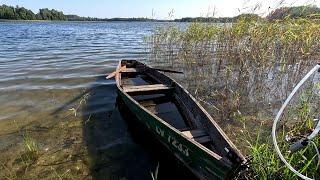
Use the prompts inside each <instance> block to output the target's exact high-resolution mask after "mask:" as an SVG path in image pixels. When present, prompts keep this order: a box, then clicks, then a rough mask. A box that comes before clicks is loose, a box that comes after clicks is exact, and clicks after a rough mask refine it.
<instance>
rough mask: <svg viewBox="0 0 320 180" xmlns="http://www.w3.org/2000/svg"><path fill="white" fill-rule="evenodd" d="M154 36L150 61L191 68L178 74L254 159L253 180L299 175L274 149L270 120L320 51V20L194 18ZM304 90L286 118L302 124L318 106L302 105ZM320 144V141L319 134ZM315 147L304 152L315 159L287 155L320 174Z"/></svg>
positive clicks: (295, 133) (313, 174)
mask: <svg viewBox="0 0 320 180" xmlns="http://www.w3.org/2000/svg"><path fill="white" fill-rule="evenodd" d="M147 41H148V43H149V48H150V51H151V55H150V57H149V60H150V62H151V63H152V64H155V65H156V66H169V67H170V68H172V69H179V70H182V71H184V72H185V75H184V76H175V75H173V77H174V78H175V79H178V81H179V82H181V83H182V84H183V85H184V86H185V87H187V88H188V90H189V91H190V92H191V93H192V94H193V95H194V96H195V97H196V98H197V99H198V100H199V101H200V102H201V103H202V104H203V105H204V106H205V108H206V109H208V111H209V112H210V113H211V115H212V116H213V117H214V118H215V119H216V120H217V121H218V122H219V124H221V126H222V128H223V129H224V130H225V131H226V132H227V134H228V135H229V136H230V137H231V139H232V140H233V141H235V143H236V144H237V146H238V147H240V149H241V150H242V151H243V152H245V154H247V155H248V156H250V157H251V161H252V163H253V164H252V166H251V167H252V171H253V172H254V173H253V174H251V177H250V178H262V179H274V178H282V179H296V178H297V176H295V175H294V174H293V173H292V172H290V171H289V170H288V169H287V168H286V167H285V166H284V165H283V164H282V163H281V162H280V160H279V158H278V156H277V154H276V153H275V152H274V147H273V145H272V142H271V135H270V134H271V125H272V121H273V118H274V117H275V113H276V112H277V110H278V109H279V108H280V105H281V104H282V102H283V101H284V99H285V98H286V97H287V95H288V93H290V92H291V90H292V89H293V87H294V85H295V84H296V83H297V82H298V81H299V80H300V79H301V77H302V76H303V75H304V74H305V73H306V72H307V71H308V70H309V69H310V68H311V67H312V66H314V65H315V64H316V62H317V59H319V57H320V52H319V51H318V49H319V48H320V43H319V42H320V23H319V21H317V20H312V19H304V18H299V19H285V20H278V21H266V20H261V19H253V18H250V17H243V18H241V19H239V20H238V21H237V22H236V23H234V24H232V25H229V26H221V25H220V26H219V25H215V24H211V23H207V24H206V23H192V24H190V25H189V26H188V27H187V28H186V29H185V30H181V29H179V28H178V27H176V26H174V25H171V26H168V27H165V28H161V29H158V30H157V31H156V32H155V33H154V34H153V35H152V36H151V37H149V38H148V40H147ZM308 84H309V85H310V84H311V85H314V84H312V83H310V82H309V83H308ZM300 96H301V97H302V96H303V93H302V92H301V93H300V94H299V96H297V97H296V99H298V100H297V101H295V103H296V104H293V105H292V106H293V107H295V111H290V112H287V113H289V115H287V116H286V117H285V119H286V120H288V119H290V118H287V117H295V118H296V117H300V118H298V119H297V120H296V121H297V122H295V125H296V126H297V127H302V126H303V125H304V124H303V123H301V122H304V121H306V120H308V119H310V117H311V116H312V115H314V114H315V112H314V111H311V109H312V108H311V107H312V103H313V102H311V101H308V102H307V103H305V105H304V106H300V105H299V104H301V102H303V101H302V100H301V97H300ZM299 99H300V100H299ZM311 99H312V98H311ZM300 101H301V102H300ZM298 120H299V122H298ZM308 121H309V120H308ZM286 122H287V124H286V123H283V124H281V125H280V127H283V128H284V127H286V128H287V129H286V128H285V130H286V131H283V135H282V136H281V137H279V140H280V139H281V147H283V149H285V148H288V146H287V145H288V143H286V142H285V141H283V139H284V135H285V133H284V132H286V133H288V132H290V133H293V137H296V136H298V135H299V134H298V131H295V128H293V127H291V128H289V126H288V122H289V121H286ZM313 125H314V124H313ZM308 128H311V127H310V126H309V127H308ZM280 130H281V128H280ZM279 133H282V132H281V131H279ZM300 135H301V134H300ZM315 142H316V143H317V144H318V145H319V143H320V140H319V138H318V139H316V140H315ZM312 152H313V153H314V149H312V148H311V149H310V148H306V149H305V150H304V151H303V153H304V156H305V157H306V159H308V160H309V161H310V162H309V163H307V162H306V160H303V159H301V156H300V157H299V154H298V155H291V154H288V153H285V155H286V157H287V158H288V159H291V160H290V161H291V162H292V163H293V164H295V166H296V168H297V169H300V170H301V171H303V173H305V174H308V175H309V176H311V177H313V178H316V179H317V178H319V177H320V174H319V173H318V172H319V169H318V163H317V162H316V161H315V160H314V156H313V155H314V154H313V153H312ZM304 163H305V164H308V166H305V164H304ZM307 167H308V168H307Z"/></svg>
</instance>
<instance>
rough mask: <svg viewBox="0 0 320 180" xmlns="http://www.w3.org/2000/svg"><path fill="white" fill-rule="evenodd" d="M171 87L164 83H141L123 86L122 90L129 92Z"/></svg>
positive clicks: (168, 88)
mask: <svg viewBox="0 0 320 180" xmlns="http://www.w3.org/2000/svg"><path fill="white" fill-rule="evenodd" d="M170 89H172V87H170V86H166V85H164V84H152V85H141V86H125V87H123V90H124V91H125V92H126V93H130V92H145V91H160V90H170Z"/></svg>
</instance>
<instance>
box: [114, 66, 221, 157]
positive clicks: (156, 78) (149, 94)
mask: <svg viewBox="0 0 320 180" xmlns="http://www.w3.org/2000/svg"><path fill="white" fill-rule="evenodd" d="M122 66H125V68H124V69H123V70H122V71H121V72H120V74H121V76H120V78H121V80H120V82H121V84H120V86H121V87H122V88H123V90H124V91H125V92H126V93H128V94H129V95H130V96H131V97H132V98H133V99H135V100H136V101H137V102H138V103H139V104H140V105H141V106H143V107H145V108H146V109H147V110H149V111H150V112H151V113H153V114H155V115H156V116H158V117H159V118H161V119H162V120H164V121H166V122H167V123H168V124H170V125H171V126H173V127H174V128H176V129H177V130H179V131H180V132H182V133H183V134H184V135H185V136H186V137H187V138H190V140H193V141H196V142H198V143H200V144H202V145H203V146H205V147H206V148H208V149H210V150H212V151H216V150H217V148H216V147H215V146H214V143H213V141H212V138H211V137H210V135H209V133H207V132H206V130H205V129H204V128H203V127H204V126H203V124H201V123H200V122H197V121H196V120H195V119H196V118H195V116H194V114H193V112H192V108H195V107H188V105H186V104H185V103H184V98H187V97H186V96H185V97H182V96H181V94H183V92H178V91H177V88H176V87H175V83H173V82H172V81H171V80H170V79H169V78H167V77H166V76H164V77H161V75H162V74H161V73H158V72H157V71H153V70H151V69H149V68H146V66H144V64H141V63H139V62H136V61H122ZM218 149H219V148H218ZM216 153H218V152H216ZM219 154H220V153H219ZM220 155H221V154H220Z"/></svg>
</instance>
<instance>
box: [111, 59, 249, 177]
mask: <svg viewBox="0 0 320 180" xmlns="http://www.w3.org/2000/svg"><path fill="white" fill-rule="evenodd" d="M159 71H160V70H159V69H158V70H156V69H154V68H150V67H148V66H147V65H145V64H143V63H140V62H139V61H136V60H122V61H120V62H119V65H118V67H117V70H116V71H115V72H114V73H112V74H111V75H109V77H111V76H115V78H116V83H117V88H118V94H119V96H120V97H121V99H122V100H123V102H124V104H125V105H126V106H127V107H128V109H129V110H130V111H131V112H132V113H133V114H135V115H136V117H137V118H138V120H139V121H141V123H142V124H143V125H145V126H146V128H147V129H148V130H149V131H150V132H151V133H153V134H154V135H155V137H156V138H157V139H158V140H159V141H160V142H161V143H162V144H163V145H164V146H165V147H166V148H167V149H168V150H169V151H170V152H172V153H173V154H174V155H175V157H176V158H177V159H179V160H180V161H181V162H182V163H183V164H184V165H185V166H186V167H187V168H189V169H190V170H191V172H192V173H194V174H195V175H196V176H197V177H198V178H199V179H229V178H232V177H233V176H234V175H235V174H236V173H237V172H238V171H239V168H240V166H241V165H242V164H243V163H244V162H245V158H244V156H243V155H242V154H241V153H240V152H239V150H238V149H237V148H236V147H235V146H234V145H233V144H232V142H231V141H230V140H229V139H228V137H227V136H226V135H225V133H224V132H223V131H222V130H221V128H220V127H219V126H218V124H217V123H216V122H215V121H214V120H213V119H212V117H210V115H209V114H208V113H207V112H206V111H205V110H204V108H203V107H202V106H201V105H200V104H199V103H198V102H197V101H196V100H195V99H194V97H192V96H191V94H190V93H189V92H188V91H187V90H186V89H184V88H183V87H182V86H181V85H179V84H178V83H177V82H175V81H174V80H173V79H171V78H169V77H168V76H166V75H164V74H163V73H161V72H159Z"/></svg>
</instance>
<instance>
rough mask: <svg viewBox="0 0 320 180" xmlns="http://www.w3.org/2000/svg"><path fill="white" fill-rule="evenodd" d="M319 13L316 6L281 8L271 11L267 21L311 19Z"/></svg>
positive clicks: (319, 9) (319, 10)
mask: <svg viewBox="0 0 320 180" xmlns="http://www.w3.org/2000/svg"><path fill="white" fill-rule="evenodd" d="M319 13H320V8H318V7H317V6H296V7H281V8H278V9H276V10H274V11H272V12H271V13H270V14H269V15H268V16H267V19H268V20H276V19H285V18H313V17H315V16H313V15H316V14H319Z"/></svg>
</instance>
